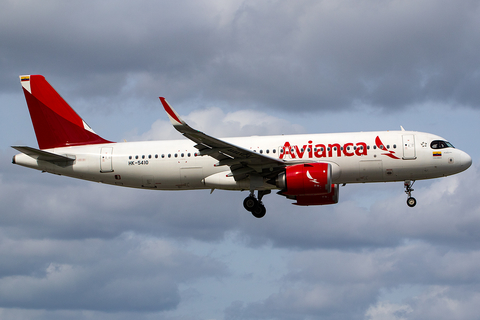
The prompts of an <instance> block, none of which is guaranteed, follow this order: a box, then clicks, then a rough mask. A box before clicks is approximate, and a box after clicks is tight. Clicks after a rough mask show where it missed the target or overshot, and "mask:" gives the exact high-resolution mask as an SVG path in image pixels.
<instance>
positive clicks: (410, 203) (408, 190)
mask: <svg viewBox="0 0 480 320" xmlns="http://www.w3.org/2000/svg"><path fill="white" fill-rule="evenodd" d="M414 183H415V180H413V181H410V180H407V181H405V183H404V184H403V186H404V187H405V193H406V194H407V195H408V198H407V206H409V207H410V208H413V207H415V205H416V204H417V200H416V199H415V198H414V197H412V191H413V189H412V186H413V184H414Z"/></svg>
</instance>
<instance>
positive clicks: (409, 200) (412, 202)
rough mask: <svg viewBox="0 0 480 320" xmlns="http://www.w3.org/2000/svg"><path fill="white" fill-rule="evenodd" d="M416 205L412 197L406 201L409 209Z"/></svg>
mask: <svg viewBox="0 0 480 320" xmlns="http://www.w3.org/2000/svg"><path fill="white" fill-rule="evenodd" d="M416 204H417V200H416V199H415V198H414V197H410V198H408V199H407V205H408V206H409V207H410V208H413V207H415V205H416Z"/></svg>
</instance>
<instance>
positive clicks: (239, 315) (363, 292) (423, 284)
mask: <svg viewBox="0 0 480 320" xmlns="http://www.w3.org/2000/svg"><path fill="white" fill-rule="evenodd" d="M289 261H290V263H289V272H288V273H287V274H286V276H285V278H284V279H283V281H284V282H283V286H282V288H281V289H280V290H279V292H278V293H274V294H272V295H270V296H269V297H267V298H266V299H265V300H263V301H259V302H252V303H242V302H236V303H232V304H231V306H229V307H228V308H226V310H225V317H226V319H269V318H272V317H274V318H278V319H315V318H318V317H321V318H322V319H359V318H363V317H364V316H365V315H368V314H370V315H371V314H372V309H373V308H375V307H373V306H375V305H376V304H377V302H378V300H379V297H380V296H381V292H382V290H383V291H389V290H392V289H395V288H400V287H413V286H417V287H419V288H421V292H420V294H419V295H418V296H416V297H413V298H410V299H407V300H406V301H405V302H404V303H403V305H404V308H403V310H407V311H408V312H407V316H406V317H405V318H402V319H422V317H423V319H433V318H438V319H451V318H452V317H453V318H457V317H458V318H459V319H467V318H468V317H467V315H468V316H471V315H472V314H473V313H474V310H476V307H475V305H474V301H478V296H479V290H480V278H479V277H478V275H477V272H476V270H477V269H478V267H479V265H480V255H479V251H478V249H477V250H469V251H467V252H460V251H455V252H452V251H450V250H445V249H442V248H440V247H437V246H432V245H429V244H425V243H418V242H417V243H412V244H407V245H401V246H398V247H395V248H388V249H375V250H363V251H361V252H348V251H339V250H323V249H322V250H309V251H303V252H299V253H297V254H294V255H292V256H291V257H290V260H289ZM447 301H450V303H446V302H447ZM457 303H459V304H461V305H462V306H463V307H464V309H463V308H462V309H461V310H459V309H458V308H457V307H456V306H455V305H454V304H457ZM405 306H406V307H405ZM377 308H378V304H377ZM440 310H442V311H440ZM392 316H393V315H392ZM393 319H396V317H393Z"/></svg>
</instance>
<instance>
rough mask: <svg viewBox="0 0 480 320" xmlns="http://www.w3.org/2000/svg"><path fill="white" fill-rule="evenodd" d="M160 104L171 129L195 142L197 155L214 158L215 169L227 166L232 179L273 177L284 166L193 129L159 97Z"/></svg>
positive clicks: (281, 162) (275, 160) (284, 164)
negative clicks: (253, 176) (250, 176)
mask: <svg viewBox="0 0 480 320" xmlns="http://www.w3.org/2000/svg"><path fill="white" fill-rule="evenodd" d="M160 101H161V102H162V105H163V107H164V108H165V111H166V112H167V114H168V117H169V118H170V122H171V123H172V124H173V126H174V128H175V129H177V130H178V131H179V132H180V133H182V134H183V135H184V136H185V137H187V138H188V139H190V140H192V141H193V142H195V143H196V145H195V148H197V149H198V150H199V151H200V155H202V156H203V155H208V156H210V157H212V158H215V159H217V160H218V163H217V164H216V166H229V167H230V170H231V171H232V174H233V177H234V178H235V180H241V179H243V178H245V177H246V175H247V174H250V173H254V172H256V173H257V174H259V175H261V176H263V177H270V176H271V177H274V176H276V175H277V174H278V172H279V171H281V170H282V169H283V168H284V167H285V166H286V165H287V163H286V162H285V161H282V160H279V159H276V158H273V157H269V156H267V155H264V154H260V153H257V152H254V151H252V150H248V149H245V148H242V147H239V146H236V145H234V144H231V143H229V142H226V141H223V140H220V139H217V138H214V137H211V136H209V135H207V134H205V133H203V132H201V131H198V130H195V129H193V128H192V127H190V126H189V125H188V124H187V123H186V122H185V121H183V120H182V119H181V118H180V116H179V115H178V114H177V113H176V112H175V110H173V108H172V107H171V106H170V105H169V104H168V102H167V100H165V98H163V97H160Z"/></svg>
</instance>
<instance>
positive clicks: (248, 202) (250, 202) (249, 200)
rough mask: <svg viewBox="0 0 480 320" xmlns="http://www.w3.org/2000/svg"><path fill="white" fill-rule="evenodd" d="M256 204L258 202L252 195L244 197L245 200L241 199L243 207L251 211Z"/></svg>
mask: <svg viewBox="0 0 480 320" xmlns="http://www.w3.org/2000/svg"><path fill="white" fill-rule="evenodd" d="M258 205H259V202H258V200H257V198H255V197H254V196H248V197H246V198H245V200H243V207H244V208H245V210H247V211H250V212H252V211H253V210H254V209H255V208H256V207H257V206H258Z"/></svg>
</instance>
